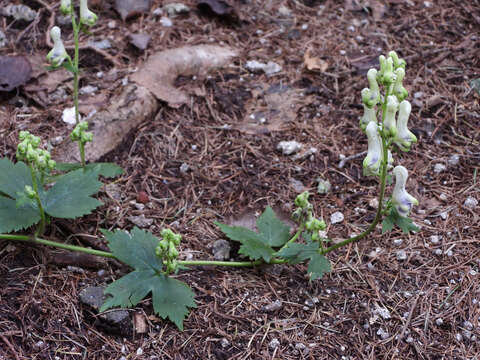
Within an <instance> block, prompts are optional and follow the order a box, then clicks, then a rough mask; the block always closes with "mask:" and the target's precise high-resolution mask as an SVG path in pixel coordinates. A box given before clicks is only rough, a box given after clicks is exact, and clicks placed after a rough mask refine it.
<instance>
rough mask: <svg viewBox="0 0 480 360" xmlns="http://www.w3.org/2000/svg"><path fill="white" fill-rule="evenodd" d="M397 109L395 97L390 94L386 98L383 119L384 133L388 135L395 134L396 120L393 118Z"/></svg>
mask: <svg viewBox="0 0 480 360" xmlns="http://www.w3.org/2000/svg"><path fill="white" fill-rule="evenodd" d="M397 109H398V100H397V97H396V96H393V95H390V96H389V97H388V98H387V112H386V114H385V121H384V123H383V126H384V129H385V133H386V134H387V135H388V136H395V135H397V122H396V120H395V115H396V113H397Z"/></svg>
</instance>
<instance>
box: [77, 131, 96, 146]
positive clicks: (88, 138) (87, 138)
mask: <svg viewBox="0 0 480 360" xmlns="http://www.w3.org/2000/svg"><path fill="white" fill-rule="evenodd" d="M92 141H93V134H92V133H91V132H82V134H81V135H80V142H81V143H82V144H86V143H87V142H92Z"/></svg>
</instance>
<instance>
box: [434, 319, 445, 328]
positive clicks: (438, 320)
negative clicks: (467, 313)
mask: <svg viewBox="0 0 480 360" xmlns="http://www.w3.org/2000/svg"><path fill="white" fill-rule="evenodd" d="M435 324H437V325H438V326H441V325H443V319H442V318H437V320H435Z"/></svg>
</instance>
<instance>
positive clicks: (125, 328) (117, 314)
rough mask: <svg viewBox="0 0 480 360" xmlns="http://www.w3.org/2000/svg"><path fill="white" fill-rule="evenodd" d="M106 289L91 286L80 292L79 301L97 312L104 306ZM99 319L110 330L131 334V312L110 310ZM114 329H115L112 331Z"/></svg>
mask: <svg viewBox="0 0 480 360" xmlns="http://www.w3.org/2000/svg"><path fill="white" fill-rule="evenodd" d="M104 290H105V287H102V286H89V287H86V288H85V289H83V290H82V291H80V294H79V300H80V302H81V303H82V304H85V305H88V306H90V307H91V308H92V309H94V310H95V311H96V312H98V310H99V309H100V307H101V306H102V305H103V303H104V302H105V300H106V299H107V296H106V295H104V293H103V291H104ZM99 318H100V319H101V320H103V321H104V322H105V323H106V324H104V325H105V326H108V327H109V328H110V330H116V331H117V332H120V333H121V334H125V335H126V334H130V333H131V321H130V315H129V312H128V311H126V310H109V311H107V312H105V313H102V314H100V316H99ZM112 327H113V329H112Z"/></svg>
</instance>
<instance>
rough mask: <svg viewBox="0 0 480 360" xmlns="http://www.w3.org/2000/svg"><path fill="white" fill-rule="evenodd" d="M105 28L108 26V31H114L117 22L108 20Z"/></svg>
mask: <svg viewBox="0 0 480 360" xmlns="http://www.w3.org/2000/svg"><path fill="white" fill-rule="evenodd" d="M107 26H108V28H109V29H115V28H116V27H117V22H116V21H115V20H110V21H109V22H108V23H107Z"/></svg>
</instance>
